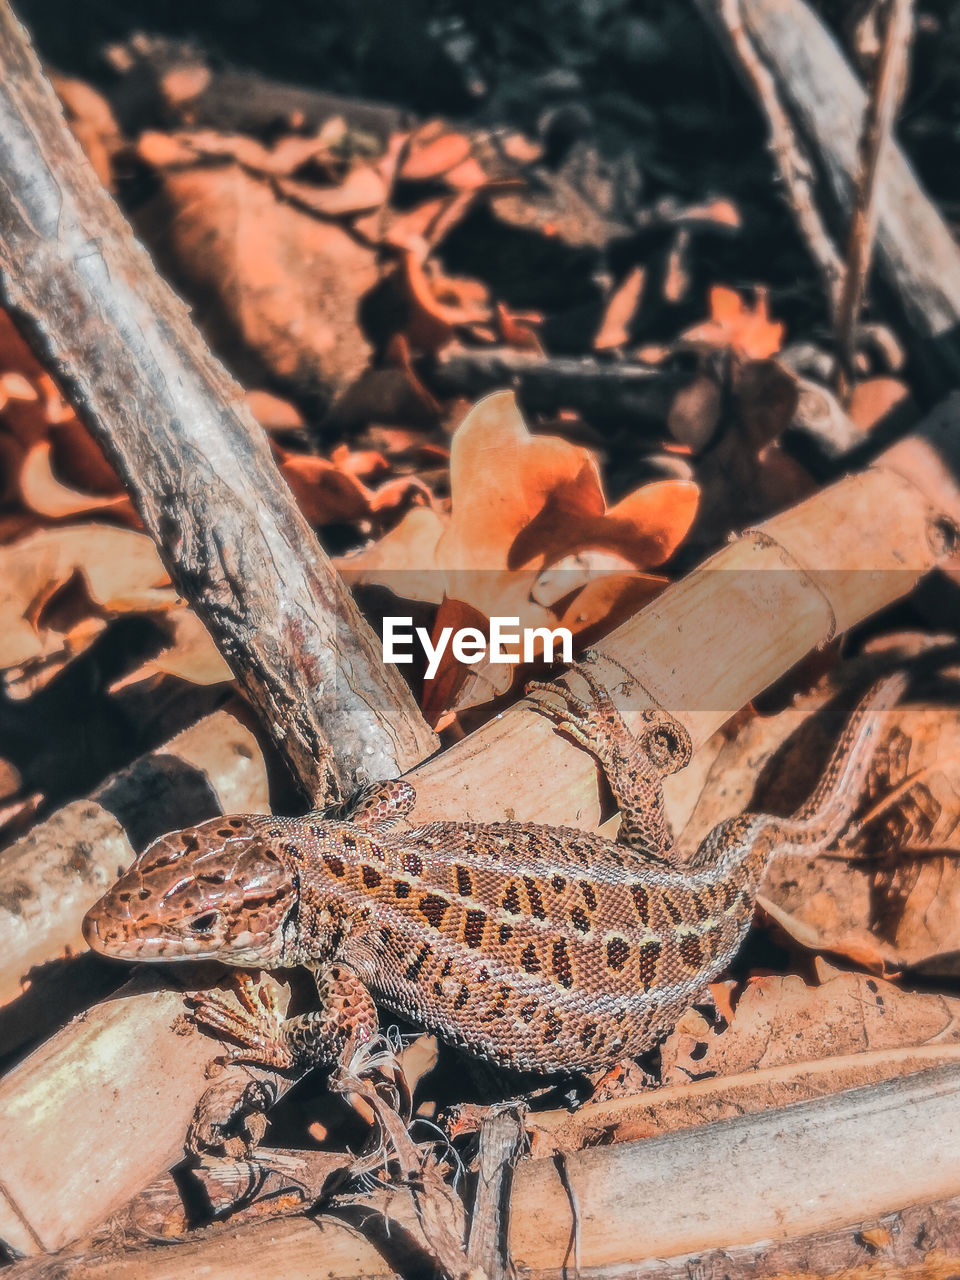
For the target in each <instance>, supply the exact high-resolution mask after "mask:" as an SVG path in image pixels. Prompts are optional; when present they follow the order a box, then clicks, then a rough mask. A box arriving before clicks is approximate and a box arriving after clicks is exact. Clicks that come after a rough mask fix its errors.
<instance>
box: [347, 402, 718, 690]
mask: <svg viewBox="0 0 960 1280" xmlns="http://www.w3.org/2000/svg"><path fill="white" fill-rule="evenodd" d="M450 484H451V494H452V499H451V501H452V510H451V513H450V515H449V516H448V517H443V516H441V515H440V514H439V513H437V512H430V513H427V512H423V511H413V512H410V513H409V514H408V515H407V516H406V517H405V518H404V520H403V521H401V523H400V524H399V525H398V526H397V527H396V528H395V529H393V530H392V531H391V532H390V533H388V534H386V535H385V536H384V538H382V539H381V540H380V542H379V543H376V544H374V546H373V547H370V548H368V549H367V550H366V551H363V552H361V553H359V554H358V555H355V556H352V557H346V558H344V559H342V560H341V561H340V562H339V567H340V569H341V571H342V572H343V573H344V575H345V577H346V578H347V580H348V581H353V582H365V583H379V584H381V585H384V586H388V587H389V588H390V589H391V590H393V591H394V592H395V593H396V594H397V595H399V596H401V597H405V598H407V599H417V600H427V601H431V602H433V603H437V604H439V605H440V609H439V612H438V615H437V619H436V624H435V627H436V628H440V627H443V626H448V625H454V624H455V623H457V619H459V618H460V616H461V614H463V611H464V608H466V609H468V610H472V611H474V613H475V614H479V615H481V616H482V618H490V617H494V616H499V617H516V618H519V620H520V626H521V627H543V626H548V627H551V628H552V627H556V626H557V625H558V623H559V620H560V617H561V616H563V617H564V618H566V619H567V620H568V621H567V622H566V623H564V625H568V623H575V624H576V625H575V626H574V629H575V630H576V631H578V632H580V631H583V630H585V629H586V628H588V627H590V626H595V625H597V624H602V623H603V622H604V621H605V620H606V619H607V618H609V617H611V616H616V612H617V607H618V603H617V602H618V600H619V599H621V598H622V593H623V592H625V593H626V594H627V595H628V596H629V597H630V598H631V599H632V600H635V599H636V598H637V596H636V593H637V591H638V590H639V592H640V594H641V596H643V597H645V596H646V595H649V593H650V588H651V584H650V580H649V578H647V577H646V576H645V575H638V574H637V573H636V572H635V571H636V570H637V569H642V568H645V567H648V566H651V565H657V564H660V563H662V562H663V561H664V560H665V559H667V557H668V556H669V555H670V554H671V553H672V552H673V551H674V550H675V548H676V547H677V546H678V545H679V543H680V542H681V540H682V539H683V537H684V535H685V534H686V532H687V530H688V529H689V527H690V523H691V521H692V520H693V516H694V514H695V512H696V506H697V493H698V491H697V487H696V485H694V484H691V483H690V482H688V481H662V482H658V483H655V484H650V485H645V486H644V487H643V488H641V489H638V490H636V491H635V492H634V493H631V494H628V495H627V496H626V497H625V498H623V499H621V501H620V502H618V503H616V504H615V505H614V506H612V507H608V505H607V502H606V498H605V497H604V494H603V489H602V486H601V483H600V475H599V472H598V469H597V464H596V460H595V459H594V457H593V455H592V454H591V453H589V452H588V451H587V450H586V449H583V448H581V447H580V446H578V445H573V444H570V443H569V442H568V441H566V440H563V439H560V438H559V437H554V436H535V435H532V434H531V433H530V432H529V430H528V429H527V426H526V424H525V423H524V421H523V418H522V417H521V415H520V412H519V410H518V409H517V406H516V402H515V400H514V397H513V395H512V393H510V392H499V393H497V394H495V395H491V396H487V397H486V399H484V400H481V401H480V402H479V404H477V405H476V406H475V407H474V408H473V409H472V410H471V412H470V413H469V414H468V415H467V417H466V418H465V419H464V421H463V422H462V423H461V425H460V427H459V428H458V429H457V431H456V432H455V433H454V436H453V440H452V444H451V457H450ZM589 550H599V551H606V552H610V553H613V554H614V555H616V556H619V557H620V558H621V561H622V565H623V567H624V569H626V570H633V571H634V572H632V573H631V572H622V573H621V574H620V575H619V577H620V579H621V582H620V590H614V591H612V592H611V590H610V587H609V583H608V585H607V588H606V590H604V589H601V588H600V587H599V586H598V587H594V588H592V590H591V593H590V594H589V595H584V591H585V590H586V587H588V586H591V584H590V583H587V584H586V585H585V583H584V579H583V575H582V573H581V572H580V571H579V570H577V569H575V568H573V569H571V570H570V571H569V572H570V589H569V590H568V591H567V592H564V591H563V589H562V587H561V588H560V589H558V590H556V591H555V593H554V600H555V601H556V606H548V605H545V604H542V603H539V602H538V598H537V591H536V584H537V581H538V578H539V576H540V575H541V573H542V572H543V571H544V570H545V569H547V568H549V567H550V566H552V565H556V564H558V563H559V562H561V561H563V560H564V559H565V557H567V556H576V555H578V554H580V553H583V552H585V551H589ZM414 565H415V566H418V567H417V568H416V569H412V568H411V566H414ZM598 581H602V578H598ZM638 583H639V586H638ZM600 609H602V610H604V612H603V613H600V612H595V610H600ZM453 615H456V617H455V618H454V617H453ZM451 618H453V622H451ZM445 661H448V662H449V661H453V660H452V659H445ZM465 674H466V673H465V671H463V670H462V669H460V678H461V679H462V677H463V675H465ZM437 682H439V684H438V688H439V687H441V686H442V688H443V690H444V694H445V696H447V697H449V696H452V693H453V691H454V686H455V685H456V683H457V681H456V680H455V679H452V678H451V676H450V673H449V672H447V671H445V669H444V668H441V671H440V672H439V673H438V676H437ZM437 682H434V683H437ZM430 707H431V711H434V712H436V713H437V714H439V711H440V710H442V708H441V707H438V706H437V705H435V702H431V703H430Z"/></svg>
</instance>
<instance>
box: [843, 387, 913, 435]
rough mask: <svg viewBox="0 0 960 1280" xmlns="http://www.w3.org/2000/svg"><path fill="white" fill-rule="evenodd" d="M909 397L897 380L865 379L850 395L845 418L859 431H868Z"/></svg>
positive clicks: (905, 389) (906, 389)
mask: <svg viewBox="0 0 960 1280" xmlns="http://www.w3.org/2000/svg"><path fill="white" fill-rule="evenodd" d="M909 395H910V391H909V389H908V388H907V387H906V386H905V385H904V384H903V383H902V382H901V381H900V379H899V378H867V379H866V380H865V381H864V382H858V383H857V385H856V386H855V387H854V388H853V391H852V392H851V393H850V403H849V404H848V405H847V417H848V418H849V419H850V421H851V422H853V423H855V424H856V426H858V427H859V428H860V430H861V431H870V430H872V428H873V427H875V426H876V425H877V423H878V422H881V421H882V420H883V419H884V418H885V417H886V416H887V414H888V413H889V412H890V411H891V410H892V409H895V408H896V407H897V405H898V404H902V403H903V401H904V400H906V399H907V398H908V397H909Z"/></svg>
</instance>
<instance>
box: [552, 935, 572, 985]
mask: <svg viewBox="0 0 960 1280" xmlns="http://www.w3.org/2000/svg"><path fill="white" fill-rule="evenodd" d="M552 959H553V976H554V977H555V978H556V980H557V981H558V982H559V983H560V985H561V987H566V988H567V989H568V990H569V988H570V987H572V986H573V969H572V967H571V965H570V954H569V952H568V951H567V944H566V941H565V940H564V939H563V938H557V940H556V941H555V942H554V944H553V949H552Z"/></svg>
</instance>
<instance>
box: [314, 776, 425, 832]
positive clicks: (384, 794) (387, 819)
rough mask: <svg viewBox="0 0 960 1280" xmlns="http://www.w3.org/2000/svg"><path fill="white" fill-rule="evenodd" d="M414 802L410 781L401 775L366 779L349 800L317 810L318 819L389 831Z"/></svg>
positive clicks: (404, 815) (372, 829)
mask: <svg viewBox="0 0 960 1280" xmlns="http://www.w3.org/2000/svg"><path fill="white" fill-rule="evenodd" d="M416 803H417V793H416V790H415V789H414V787H413V784H412V783H410V782H407V781H406V780H405V779H403V778H388V779H387V780H386V781H383V782H369V783H367V785H366V786H365V787H361V788H360V790H359V791H357V792H356V793H355V794H354V795H352V796H351V797H350V798H349V800H344V801H343V802H342V803H340V804H335V805H331V806H329V807H328V808H326V809H321V810H319V811H318V816H320V817H321V818H326V819H330V818H334V819H337V820H339V821H343V822H352V823H354V824H355V825H356V826H358V827H366V828H367V829H368V830H371V831H377V830H380V831H388V830H389V829H390V828H391V827H392V826H394V825H395V824H396V823H397V822H398V821H399V820H400V819H401V818H405V817H406V816H407V814H409V813H410V812H411V811H412V810H413V807H414V805H415V804H416Z"/></svg>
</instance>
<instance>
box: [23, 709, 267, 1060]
mask: <svg viewBox="0 0 960 1280" xmlns="http://www.w3.org/2000/svg"><path fill="white" fill-rule="evenodd" d="M269 800H270V797H269V791H268V786H267V774H266V767H265V765H264V762H263V757H262V756H261V754H260V749H259V747H258V746H257V740H256V738H255V737H254V736H253V734H252V733H251V731H250V730H249V729H248V728H247V727H246V726H245V725H243V724H241V723H240V721H239V720H237V719H236V717H235V716H233V715H231V714H230V713H229V712H228V711H218V712H216V713H215V714H214V715H212V716H207V717H206V718H205V719H204V720H201V721H200V722H199V723H198V724H196V725H193V726H191V727H190V728H189V729H186V730H184V731H183V733H180V734H177V736H176V737H175V738H173V739H172V740H171V741H170V742H169V743H167V744H166V746H164V747H162V748H160V749H159V750H158V751H154V752H151V753H150V754H149V755H147V756H143V757H141V759H139V760H136V761H135V762H134V763H133V764H132V765H131V766H130V767H129V768H128V769H124V770H123V771H122V772H121V773H119V774H116V775H114V777H112V778H108V779H107V781H106V782H105V783H104V784H103V785H102V786H101V787H98V788H97V790H96V791H94V792H93V794H92V795H91V796H90V797H89V799H86V800H75V801H73V802H72V803H70V804H68V805H65V806H64V807H63V808H62V809H58V810H57V811H56V812H55V813H52V814H51V815H50V817H49V818H46V819H45V820H44V821H43V822H39V823H37V824H36V825H35V826H34V827H32V828H31V830H30V831H29V832H27V834H26V835H24V836H22V837H21V838H20V839H19V840H16V841H14V843H13V844H11V845H9V846H8V847H7V848H6V849H3V850H2V851H0V884H4V885H8V886H12V885H16V886H17V892H16V894H8V895H6V896H5V897H3V898H2V899H0V1044H2V1045H3V1047H4V1050H5V1052H7V1053H10V1052H12V1051H13V1050H14V1049H16V1048H17V1047H18V1045H20V1044H21V1043H23V1041H24V1040H25V1039H30V1040H37V1039H38V1038H39V1037H40V1036H41V1035H43V1034H44V1032H46V1033H49V1031H50V1030H53V1029H54V1028H55V1026H56V1025H61V1024H62V1022H63V1021H64V1020H65V1017H64V1016H62V1017H61V1018H60V1019H59V1023H55V1024H54V1027H50V1026H49V1019H50V1018H51V1017H52V1016H54V1014H55V1012H56V1009H57V1008H60V1009H61V1010H63V1009H64V1008H65V1007H69V1006H68V1004H67V1002H69V1001H70V999H71V998H73V997H74V996H76V998H77V1000H78V1001H79V1000H82V994H83V993H82V992H81V991H78V992H74V990H73V984H72V983H71V982H70V981H69V976H68V975H66V974H65V973H64V972H62V971H60V969H59V967H58V966H56V965H55V964H54V962H56V961H58V960H60V959H61V958H62V957H64V956H68V955H70V954H73V955H74V956H78V955H81V954H82V953H83V952H85V950H86V945H85V943H84V941H83V938H82V936H81V933H80V922H81V921H82V919H83V917H84V914H85V913H86V912H87V911H88V910H89V908H90V907H92V906H93V904H94V902H96V900H97V899H98V898H99V897H100V896H101V894H103V893H104V892H105V891H106V889H107V888H108V886H109V885H111V884H112V883H113V881H114V880H115V879H116V877H117V872H118V869H120V868H123V867H127V866H128V865H129V864H130V862H131V861H132V860H133V856H134V853H135V852H136V851H138V850H140V849H142V848H143V847H144V846H145V845H146V844H147V843H149V841H150V840H151V839H153V838H154V837H155V836H158V835H161V834H162V833H163V832H164V831H170V830H173V829H176V828H177V827H180V826H188V825H189V824H190V823H192V822H200V821H203V820H204V819H205V818H211V817H213V816H214V815H215V814H216V813H218V812H221V813H235V812H237V811H238V810H241V811H245V810H247V809H249V810H250V812H251V813H267V812H269ZM47 966H53V969H54V973H55V981H56V985H57V987H58V991H57V992H54V991H53V990H52V986H53V983H47V982H46V981H45V975H46V968H45V967H47ZM8 1002H12V1004H8ZM88 1003H89V1002H88ZM82 1007H83V1006H82V1004H80V1003H79V1002H78V1003H76V1004H75V1006H74V1007H73V1008H69V1013H74V1012H79V1011H80V1009H81V1008H82ZM69 1013H67V1014H66V1015H65V1016H69ZM38 1020H39V1021H38ZM45 1021H46V1022H47V1024H48V1025H47V1026H46V1027H44V1025H43V1023H44V1022H45Z"/></svg>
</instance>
